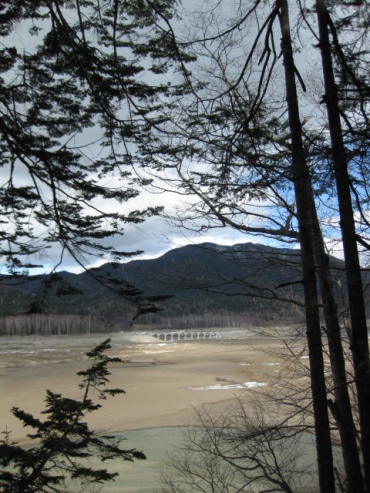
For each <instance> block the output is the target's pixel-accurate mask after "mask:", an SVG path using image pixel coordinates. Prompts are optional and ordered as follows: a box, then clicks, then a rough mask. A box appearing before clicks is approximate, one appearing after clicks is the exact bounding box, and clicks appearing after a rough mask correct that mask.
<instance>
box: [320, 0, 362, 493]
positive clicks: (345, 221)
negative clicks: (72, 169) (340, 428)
mask: <svg viewBox="0 0 370 493" xmlns="http://www.w3.org/2000/svg"><path fill="white" fill-rule="evenodd" d="M316 10H317V18H318V24H319V35H320V44H319V46H320V51H321V57H322V65H323V75H324V83H325V102H326V107H327V112H328V121H329V131H330V138H331V144H332V156H333V168H334V173H335V180H336V187H337V195H338V204H339V214H340V227H341V231H342V239H343V249H344V258H345V262H346V275H347V290H348V300H349V310H350V318H351V325H352V340H351V350H352V355H353V364H354V371H355V379H356V389H357V398H358V406H359V416H360V429H361V447H362V456H363V465H364V471H365V483H366V491H367V492H370V364H369V342H368V334H367V325H366V312H365V302H364V297H363V286H362V278H361V268H360V261H359V254H358V249H357V240H356V228H355V222H354V215H353V208H352V200H351V192H350V178H349V175H348V170H347V160H346V152H345V146H344V141H343V132H342V126H341V120H340V112H339V104H338V95H337V88H336V84H335V77H334V70H333V62H332V56H331V48H330V40H329V30H328V12H327V9H326V5H325V0H316Z"/></svg>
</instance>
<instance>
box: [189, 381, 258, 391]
mask: <svg viewBox="0 0 370 493" xmlns="http://www.w3.org/2000/svg"><path fill="white" fill-rule="evenodd" d="M265 385H267V383H259V382H245V383H235V384H229V385H220V384H217V385H206V386H204V387H187V389H189V390H233V389H234V390H239V389H240V390H242V389H253V388H254V387H264V386H265Z"/></svg>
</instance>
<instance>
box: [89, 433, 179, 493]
mask: <svg viewBox="0 0 370 493" xmlns="http://www.w3.org/2000/svg"><path fill="white" fill-rule="evenodd" d="M119 435H121V436H122V437H124V438H125V440H123V441H122V443H121V445H120V446H121V448H127V449H131V448H136V449H137V450H140V451H142V452H144V454H145V455H146V460H136V461H134V462H118V461H114V462H113V461H111V462H110V463H109V462H106V463H105V464H104V465H103V467H106V468H107V469H108V470H109V471H114V472H118V473H119V476H118V477H117V478H116V480H115V481H114V482H113V481H111V482H109V483H106V484H105V485H104V487H103V488H102V490H101V493H118V492H120V493H122V492H124V493H144V492H145V493H155V492H158V491H159V490H160V487H161V482H160V471H161V468H162V467H164V465H165V462H166V460H167V459H168V454H169V453H170V451H171V449H172V450H174V449H176V448H177V449H178V448H179V446H180V444H181V442H182V439H183V437H184V430H183V429H182V428H181V427H174V428H170V427H169V428H150V429H144V430H133V431H127V432H124V433H121V434H119ZM92 465H95V464H92ZM96 466H97V467H99V463H98V461H97V462H96Z"/></svg>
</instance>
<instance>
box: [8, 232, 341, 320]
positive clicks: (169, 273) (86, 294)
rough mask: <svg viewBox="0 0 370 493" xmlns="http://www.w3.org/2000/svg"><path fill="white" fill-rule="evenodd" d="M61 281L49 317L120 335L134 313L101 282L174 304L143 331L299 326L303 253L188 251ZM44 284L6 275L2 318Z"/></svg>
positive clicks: (49, 299)
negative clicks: (226, 321)
mask: <svg viewBox="0 0 370 493" xmlns="http://www.w3.org/2000/svg"><path fill="white" fill-rule="evenodd" d="M335 263H336V265H339V264H340V261H339V260H335ZM91 276H95V280H94V279H93V278H92V277H91ZM57 277H58V278H57V279H55V282H54V283H53V284H51V287H50V290H49V292H48V293H47V295H46V296H45V314H46V315H56V316H63V315H75V316H81V317H85V316H90V317H97V318H99V319H100V320H101V321H102V323H105V324H107V325H109V326H111V327H115V328H120V327H121V328H128V327H129V326H130V324H131V320H132V317H133V315H134V308H133V307H131V306H130V305H129V304H128V303H127V302H126V301H125V300H123V299H122V298H120V297H119V296H118V295H117V294H114V293H113V292H110V291H109V290H107V289H105V288H103V287H102V286H100V285H99V282H98V281H97V280H96V279H97V278H99V277H100V279H105V280H106V282H107V283H108V284H109V286H110V287H111V288H112V289H113V291H114V290H115V289H116V290H117V289H119V288H120V286H127V283H128V285H133V286H135V287H136V288H137V289H139V290H141V291H143V292H144V294H145V295H146V296H154V297H157V296H166V295H168V296H170V297H171V298H170V299H167V300H165V301H163V302H161V303H160V307H161V309H162V311H161V312H159V313H158V314H146V315H145V316H141V317H139V319H138V320H139V321H140V322H141V323H144V324H145V323H148V324H152V323H159V324H161V323H163V324H165V323H167V322H168V321H169V320H170V319H171V320H174V319H175V318H177V319H178V320H180V318H182V319H183V321H184V320H185V318H186V317H188V318H189V320H190V319H191V318H192V317H193V319H194V318H195V317H201V316H202V315H204V314H207V316H209V315H210V314H212V315H213V316H216V315H217V314H218V315H219V316H221V314H224V315H225V314H226V313H228V314H229V315H228V316H230V315H232V314H234V317H235V318H237V317H240V316H241V314H248V313H249V316H250V317H256V316H257V314H259V315H261V314H263V313H265V314H267V313H270V315H269V317H272V318H273V317H275V318H279V317H285V318H289V319H294V317H295V315H296V314H297V310H298V307H299V304H300V301H299V300H300V298H301V295H302V285H301V282H300V280H301V273H300V251H299V250H296V249H291V248H277V247H270V246H266V245H261V244H258V243H250V242H247V243H237V244H235V245H231V246H225V245H218V244H214V243H209V242H205V243H201V244H189V245H185V246H183V247H178V248H174V249H172V250H169V251H168V252H166V253H165V254H163V255H161V256H159V257H157V258H155V259H135V260H131V261H129V262H127V263H124V264H116V263H106V264H104V265H102V266H101V267H99V268H94V269H91V270H90V271H87V272H83V273H81V274H74V273H70V272H68V271H61V272H58V273H57ZM45 279H46V277H45V276H38V277H32V276H30V277H29V278H28V281H27V282H25V280H24V279H20V280H17V279H15V280H12V279H10V278H9V277H6V276H3V277H2V278H1V280H2V282H0V316H9V315H12V316H15V315H20V314H22V313H24V312H25V311H26V305H27V303H32V301H33V300H34V299H35V298H36V297H37V296H38V295H40V290H41V289H42V287H43V284H42V282H43V281H45ZM73 293H75V294H73ZM77 293H79V294H77ZM61 294H64V295H63V296H62V295H61ZM288 300H290V303H288ZM298 311H299V310H298ZM266 317H267V315H266ZM269 317H267V318H269ZM183 323H185V322H183ZM189 323H191V322H189Z"/></svg>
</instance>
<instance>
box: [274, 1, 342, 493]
mask: <svg viewBox="0 0 370 493" xmlns="http://www.w3.org/2000/svg"><path fill="white" fill-rule="evenodd" d="M280 25H281V31H282V53H283V60H284V68H285V81H286V93H287V95H286V98H287V103H288V113H289V126H290V131H291V136H292V137H291V138H292V161H293V165H292V171H293V181H294V189H295V196H296V202H297V219H298V225H299V233H300V245H301V254H302V272H303V283H304V297H305V310H306V312H305V313H306V324H307V339H308V350H309V358H310V372H311V389H312V400H313V409H314V420H315V431H316V447H317V458H318V470H319V482H320V491H321V493H335V480H334V467H333V453H332V446H331V437H330V425H329V413H328V407H327V398H326V385H325V375H324V361H323V352H322V340H321V330H320V318H319V303H318V293H317V286H316V272H315V260H314V253H313V241H312V228H311V221H310V210H309V209H310V208H309V203H308V201H307V200H306V197H307V191H308V190H309V188H310V186H311V184H310V176H309V170H308V167H307V163H306V160H305V154H304V148H303V142H302V130H301V122H300V116H299V108H298V97H297V89H296V82H295V66H294V60H293V52H292V42H291V37H290V25H289V11H288V4H287V2H286V0H281V2H280Z"/></svg>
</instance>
